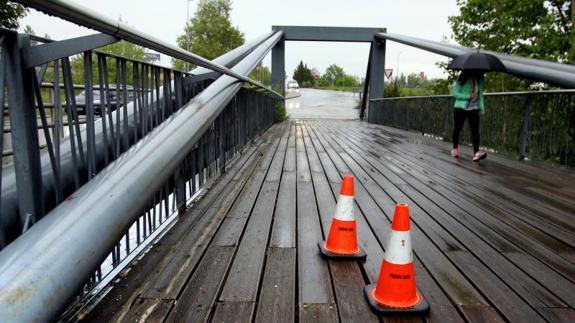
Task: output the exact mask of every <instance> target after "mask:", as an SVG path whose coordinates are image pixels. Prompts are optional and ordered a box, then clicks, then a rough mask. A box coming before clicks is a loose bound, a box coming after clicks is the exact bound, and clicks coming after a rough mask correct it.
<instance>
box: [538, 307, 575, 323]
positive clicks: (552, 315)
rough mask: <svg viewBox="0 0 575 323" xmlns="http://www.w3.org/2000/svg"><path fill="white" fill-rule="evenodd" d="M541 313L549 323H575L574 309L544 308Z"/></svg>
mask: <svg viewBox="0 0 575 323" xmlns="http://www.w3.org/2000/svg"><path fill="white" fill-rule="evenodd" d="M540 311H541V312H542V313H543V316H544V317H545V318H546V319H547V320H548V321H549V322H565V323H568V322H575V311H574V310H573V308H542V309H540Z"/></svg>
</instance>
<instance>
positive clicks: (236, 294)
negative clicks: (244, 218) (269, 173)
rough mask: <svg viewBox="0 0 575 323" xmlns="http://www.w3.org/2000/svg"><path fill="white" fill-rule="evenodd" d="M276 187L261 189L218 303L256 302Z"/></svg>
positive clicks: (269, 183)
mask: <svg viewBox="0 0 575 323" xmlns="http://www.w3.org/2000/svg"><path fill="white" fill-rule="evenodd" d="M277 188H278V184H277V182H265V183H264V184H263V186H262V189H261V192H260V194H259V196H258V199H257V202H256V205H255V206H254V210H253V212H252V215H251V216H250V218H249V220H248V223H247V225H246V229H245V232H244V234H243V236H242V240H241V242H240V245H239V248H238V251H237V254H236V256H235V258H234V262H233V264H232V267H231V269H230V273H229V274H228V278H227V279H226V283H225V285H224V289H223V291H222V294H221V295H220V298H219V300H220V301H221V302H224V301H229V302H232V301H233V302H238V301H252V302H254V301H255V300H256V296H257V292H258V287H259V281H260V276H261V273H262V268H263V265H264V257H265V251H266V247H267V241H268V236H269V232H270V226H271V222H272V215H273V209H274V205H275V201H276V196H277Z"/></svg>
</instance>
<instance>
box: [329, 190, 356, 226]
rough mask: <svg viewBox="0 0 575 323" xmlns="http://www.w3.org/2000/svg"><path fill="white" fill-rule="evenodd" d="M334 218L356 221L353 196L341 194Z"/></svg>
mask: <svg viewBox="0 0 575 323" xmlns="http://www.w3.org/2000/svg"><path fill="white" fill-rule="evenodd" d="M334 218H336V219H337V220H340V221H355V214H354V211H353V196H347V195H341V194H340V195H339V197H338V199H337V206H336V208H335V216H334Z"/></svg>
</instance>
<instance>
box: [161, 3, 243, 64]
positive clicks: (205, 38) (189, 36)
mask: <svg viewBox="0 0 575 323" xmlns="http://www.w3.org/2000/svg"><path fill="white" fill-rule="evenodd" d="M231 11H232V3H231V1H230V0H200V2H199V3H198V9H197V12H196V14H195V16H194V17H193V18H192V19H190V21H188V22H187V23H186V26H185V27H184V33H183V34H182V35H180V36H178V38H177V42H178V46H180V47H181V48H183V49H186V50H188V51H191V52H192V53H194V54H198V55H200V56H202V57H204V58H207V59H210V60H211V59H214V58H216V57H218V56H220V55H223V54H225V53H226V52H228V51H230V50H232V49H234V48H236V47H238V46H241V45H242V44H243V43H244V34H243V33H242V32H241V31H240V30H239V29H238V28H237V27H234V26H233V25H232V23H231V21H230V12H231ZM172 64H173V66H174V68H176V69H180V70H185V69H188V70H189V69H191V68H192V66H191V65H190V64H186V63H185V62H183V61H180V60H173V61H172Z"/></svg>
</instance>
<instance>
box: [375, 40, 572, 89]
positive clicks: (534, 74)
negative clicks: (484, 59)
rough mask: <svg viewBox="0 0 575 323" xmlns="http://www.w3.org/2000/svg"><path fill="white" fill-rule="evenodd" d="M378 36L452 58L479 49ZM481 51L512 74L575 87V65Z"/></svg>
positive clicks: (565, 86) (566, 86)
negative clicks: (490, 55)
mask: <svg viewBox="0 0 575 323" xmlns="http://www.w3.org/2000/svg"><path fill="white" fill-rule="evenodd" d="M376 37H377V38H379V39H387V40H391V41H395V42H398V43H401V44H404V45H408V46H411V47H415V48H419V49H422V50H425V51H428V52H432V53H435V54H439V55H443V56H447V57H452V58H453V57H456V56H458V55H461V54H465V53H468V52H469V51H477V50H476V49H472V48H468V47H463V46H457V45H450V44H444V43H441V42H436V41H431V40H425V39H420V38H415V37H410V36H405V35H399V34H391V33H378V34H376ZM480 52H487V53H490V54H493V55H495V56H497V57H498V58H499V59H500V60H501V62H503V64H504V65H505V67H506V68H507V71H508V72H509V73H510V74H513V75H516V76H519V77H523V78H527V79H532V80H535V81H540V82H546V83H550V84H555V85H558V86H561V87H564V88H575V66H573V65H570V64H561V63H555V62H549V61H544V60H539V59H532V58H525V57H519V56H513V55H508V54H502V53H497V52H492V51H481V50H480Z"/></svg>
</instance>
